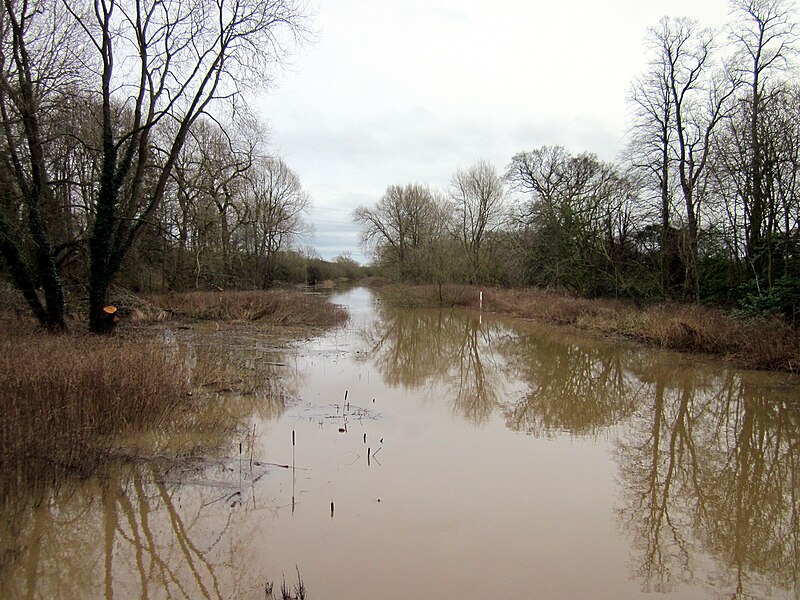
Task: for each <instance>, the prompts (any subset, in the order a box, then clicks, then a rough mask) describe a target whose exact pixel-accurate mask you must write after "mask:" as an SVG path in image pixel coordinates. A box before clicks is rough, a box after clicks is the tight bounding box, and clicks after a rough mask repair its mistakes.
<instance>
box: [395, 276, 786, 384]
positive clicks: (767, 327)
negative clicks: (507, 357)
mask: <svg viewBox="0 0 800 600" xmlns="http://www.w3.org/2000/svg"><path fill="white" fill-rule="evenodd" d="M481 292H483V305H482V308H481V304H480V297H481V296H480V294H481ZM380 294H381V297H382V298H383V300H384V301H385V302H387V303H390V304H393V305H397V306H414V307H434V306H444V307H453V306H459V307H464V308H468V309H472V310H483V311H486V312H490V313H494V314H501V315H508V316H513V317H518V318H522V319H533V320H536V321H541V322H546V323H555V324H558V325H568V326H571V327H575V328H578V329H582V330H586V331H591V332H595V333H599V334H602V335H611V336H620V337H625V338H628V339H633V340H636V341H638V342H641V343H643V344H646V345H649V346H654V347H657V348H665V349H669V350H677V351H681V352H696V353H703V354H710V355H714V356H718V357H722V358H724V359H725V360H728V361H730V362H731V363H732V364H735V365H737V366H741V367H745V368H751V369H763V370H784V371H790V372H798V371H800V337H799V336H798V335H797V331H796V330H794V329H793V328H792V327H791V326H790V325H788V324H787V323H786V321H785V320H784V319H782V318H780V317H779V316H776V315H762V316H759V317H751V318H746V319H743V318H741V317H739V316H737V315H735V314H732V313H731V312H730V311H726V310H723V309H721V308H719V307H714V306H703V305H700V304H683V303H676V302H671V303H666V302H661V303H653V304H650V305H643V304H641V303H634V302H631V301H627V300H620V299H611V298H605V299H602V298H594V299H587V298H578V297H575V296H573V295H570V294H566V293H564V292H557V291H553V290H538V289H535V288H527V289H504V288H496V287H492V288H480V287H478V286H470V285H453V284H449V285H442V286H438V285H405V284H389V285H383V286H381V287H380Z"/></svg>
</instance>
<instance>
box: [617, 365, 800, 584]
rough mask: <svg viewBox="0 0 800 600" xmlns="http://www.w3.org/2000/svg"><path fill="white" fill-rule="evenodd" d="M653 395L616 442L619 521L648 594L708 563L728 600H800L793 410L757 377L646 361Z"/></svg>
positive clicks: (790, 400)
mask: <svg viewBox="0 0 800 600" xmlns="http://www.w3.org/2000/svg"><path fill="white" fill-rule="evenodd" d="M649 366H650V369H649V371H650V373H651V374H652V383H651V384H649V389H648V398H649V400H648V401H646V402H642V403H641V405H640V406H639V408H638V409H637V411H636V414H635V415H634V416H633V418H632V419H631V423H630V426H629V427H628V428H627V429H626V432H625V434H624V435H623V436H622V437H621V438H620V440H619V443H618V461H619V466H620V476H621V484H622V486H621V489H622V490H623V492H624V493H623V501H622V505H621V506H620V507H619V509H618V519H619V522H620V523H621V524H622V525H623V526H624V528H625V529H626V530H627V531H628V532H629V533H630V535H631V536H632V539H633V542H634V548H635V552H634V559H633V570H634V572H635V574H636V576H637V577H638V578H639V579H640V581H641V582H642V586H643V588H644V589H646V590H654V591H670V590H673V589H675V587H676V586H677V585H678V584H679V583H685V582H688V581H692V580H693V579H694V578H696V576H697V572H698V570H699V569H700V564H701V561H702V560H703V559H704V558H705V557H707V556H708V557H711V559H712V562H713V568H712V569H710V572H709V573H708V575H707V576H708V577H709V583H710V585H711V587H712V588H713V589H714V590H716V593H718V594H719V595H720V596H725V597H729V598H752V597H775V596H777V595H778V594H779V593H780V591H781V590H784V591H785V592H787V593H792V595H794V594H796V590H797V589H798V585H797V584H798V574H799V573H800V572H799V571H798V568H799V567H800V549H799V548H798V542H799V541H800V536H798V533H799V532H798V492H799V491H800V488H798V484H800V479H799V478H798V476H799V475H800V471H798V458H799V456H798V442H799V441H800V435H799V434H800V431H798V421H799V420H800V405H798V404H797V399H796V397H793V396H794V395H795V393H796V392H795V391H794V390H792V389H791V388H790V387H780V386H778V387H776V386H772V387H767V386H765V385H764V384H763V382H761V381H759V379H762V378H761V377H759V376H758V375H756V374H747V375H741V374H736V373H734V372H725V373H724V374H722V375H719V376H717V377H708V375H707V374H706V375H703V374H701V373H698V372H697V371H696V370H694V369H686V370H682V371H678V370H675V369H665V368H664V367H663V365H660V364H651V365H649Z"/></svg>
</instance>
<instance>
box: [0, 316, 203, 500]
mask: <svg viewBox="0 0 800 600" xmlns="http://www.w3.org/2000/svg"><path fill="white" fill-rule="evenodd" d="M190 404H191V396H190V389H189V379H188V376H187V371H186V367H185V364H184V362H183V361H181V360H180V357H177V356H174V355H171V354H170V353H169V352H167V351H166V350H165V347H164V345H163V344H161V343H159V342H158V340H155V339H144V338H141V339H138V338H134V339H122V338H120V337H98V336H89V335H60V336H53V335H49V334H45V333H39V332H29V333H20V332H17V334H16V335H14V336H9V335H3V336H2V337H0V411H2V415H3V419H2V420H0V468H1V469H2V472H3V473H4V477H3V478H0V481H2V482H3V483H2V484H1V485H5V484H6V483H9V484H11V485H13V484H14V482H15V481H16V482H20V481H21V480H24V479H26V478H27V477H28V476H29V475H30V474H31V473H38V474H44V473H50V474H52V475H53V477H56V476H57V475H59V474H69V475H77V476H79V477H85V476H88V475H90V474H91V473H92V472H93V471H94V470H95V469H96V468H97V467H98V466H99V465H100V464H101V463H102V462H103V461H104V460H105V459H106V458H108V457H109V456H111V455H112V454H113V453H114V452H115V451H117V450H118V449H119V443H118V441H117V437H118V436H120V435H123V434H125V433H126V432H129V431H133V430H141V429H145V428H160V429H162V430H168V429H170V428H171V427H174V426H176V425H178V422H179V416H180V415H181V413H182V412H183V411H185V410H186V409H187V408H189V405H190ZM2 491H4V490H2Z"/></svg>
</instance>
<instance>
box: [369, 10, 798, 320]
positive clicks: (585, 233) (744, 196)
mask: <svg viewBox="0 0 800 600" xmlns="http://www.w3.org/2000/svg"><path fill="white" fill-rule="evenodd" d="M732 7H733V9H734V10H733V12H732V21H731V23H730V24H729V25H728V26H727V27H726V28H725V29H724V30H722V31H712V30H709V29H704V28H702V27H700V26H699V25H698V24H697V23H696V22H694V21H691V20H688V19H673V18H665V19H663V20H662V21H660V22H659V23H658V25H656V26H655V27H653V28H651V29H650V30H649V32H648V37H647V51H648V55H649V57H650V60H649V63H648V69H647V70H646V72H644V73H643V74H642V75H641V76H640V77H638V78H637V79H636V80H635V81H634V82H633V84H632V86H631V89H630V94H629V98H630V106H631V115H630V118H631V123H630V124H631V128H630V134H629V136H628V140H627V144H626V147H625V151H624V153H623V154H622V156H621V157H620V158H619V160H617V161H615V162H605V161H602V160H600V159H599V158H598V157H597V156H595V155H593V154H589V153H580V154H572V153H571V152H569V151H567V150H566V149H564V148H563V147H560V146H541V147H537V148H534V149H532V150H528V151H524V152H519V153H518V154H516V155H515V156H513V157H512V158H511V160H510V163H509V164H508V165H507V166H506V167H505V171H504V172H500V171H499V170H498V169H497V168H496V167H495V166H493V165H491V164H489V163H487V162H485V161H479V162H477V163H476V164H474V165H473V166H471V167H469V168H467V169H465V170H458V171H457V172H456V173H455V175H454V176H453V178H452V181H451V184H450V186H449V188H448V189H446V190H434V189H431V188H429V187H427V186H425V185H419V184H410V185H393V186H390V187H389V188H388V189H387V190H386V193H385V194H384V195H383V197H381V198H380V200H379V201H378V202H377V204H376V205H375V206H372V207H368V206H362V207H360V208H358V209H357V210H356V211H355V213H354V218H355V220H356V221H357V222H359V223H360V224H361V225H362V226H363V240H362V241H363V243H364V245H365V247H366V248H367V249H368V250H369V251H370V252H371V254H372V256H373V257H374V260H375V263H376V265H379V266H380V267H381V268H382V269H383V273H384V274H386V275H389V276H392V277H394V278H398V279H402V280H413V281H428V282H440V283H441V282H458V281H463V282H471V283H496V284H504V285H511V286H517V285H533V286H540V287H547V288H558V289H565V290H569V291H571V292H573V293H575V294H579V295H583V296H588V297H592V296H615V297H629V298H638V299H678V300H682V301H693V302H707V303H714V304H718V305H722V306H728V307H735V308H738V310H740V311H742V312H743V313H746V314H752V313H763V312H780V313H782V314H783V315H784V316H786V317H788V318H790V319H796V315H797V307H798V306H799V305H800V233H799V230H798V226H799V225H800V202H798V186H799V185H800V181H799V179H800V85H798V83H797V79H796V70H795V68H794V67H795V65H794V62H793V59H794V58H795V57H796V56H797V53H798V51H800V29H798V26H797V21H796V19H797V16H798V14H797V12H796V10H795V8H794V7H793V5H792V4H791V3H789V2H785V1H783V0H735V1H734V2H732Z"/></svg>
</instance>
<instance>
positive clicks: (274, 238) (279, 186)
mask: <svg viewBox="0 0 800 600" xmlns="http://www.w3.org/2000/svg"><path fill="white" fill-rule="evenodd" d="M247 185H248V190H247V195H246V200H247V201H246V203H245V207H244V222H245V227H244V229H243V235H244V236H245V238H244V240H243V243H244V247H245V249H246V250H247V252H248V253H249V254H251V255H252V256H253V257H254V258H255V262H256V264H257V270H258V272H259V274H260V284H261V286H262V287H267V286H269V285H270V284H272V283H273V281H274V280H275V278H276V266H277V265H276V259H277V255H278V252H280V251H282V250H287V249H288V248H289V247H290V246H291V244H292V243H293V242H294V241H296V240H297V238H298V237H299V236H301V235H302V234H303V233H305V232H306V231H307V230H308V224H307V222H306V221H305V220H304V219H303V214H304V213H305V211H307V210H308V209H309V208H310V207H311V197H310V196H309V195H308V193H307V192H306V191H305V190H303V186H302V185H301V184H300V178H299V177H298V176H297V174H296V173H295V172H294V171H292V170H291V169H290V168H289V167H288V166H287V165H286V163H285V162H283V160H281V159H279V158H261V159H257V160H256V161H255V163H254V164H253V167H252V169H251V170H250V173H249V175H248V181H247Z"/></svg>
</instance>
